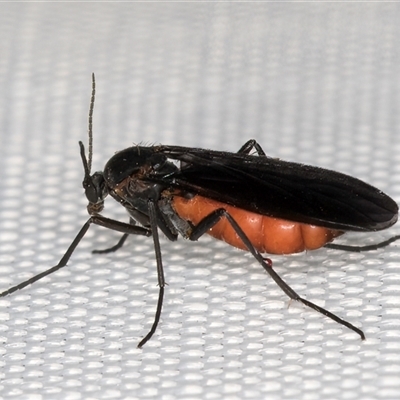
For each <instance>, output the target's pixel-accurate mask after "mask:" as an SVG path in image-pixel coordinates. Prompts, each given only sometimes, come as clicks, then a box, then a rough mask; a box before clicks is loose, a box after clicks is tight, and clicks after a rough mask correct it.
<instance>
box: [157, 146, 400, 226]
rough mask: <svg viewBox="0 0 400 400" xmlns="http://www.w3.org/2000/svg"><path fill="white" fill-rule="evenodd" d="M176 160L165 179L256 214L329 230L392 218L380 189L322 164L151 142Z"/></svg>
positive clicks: (384, 223)
mask: <svg viewBox="0 0 400 400" xmlns="http://www.w3.org/2000/svg"><path fill="white" fill-rule="evenodd" d="M153 149H154V151H155V152H159V153H162V154H164V155H166V156H167V157H168V158H170V159H173V160H179V161H181V169H180V170H179V171H178V172H175V173H173V174H170V175H168V176H167V177H165V178H164V182H166V181H168V183H169V184H170V185H171V186H173V187H176V188H180V189H181V190H183V191H186V192H189V193H193V194H199V195H202V196H205V197H209V198H212V199H214V200H217V201H220V202H223V203H227V204H230V205H233V206H237V207H239V208H243V209H245V210H249V211H252V212H255V213H259V214H263V215H268V216H273V217H277V218H282V219H286V220H291V221H296V222H303V223H307V224H313V225H321V226H325V227H328V228H333V229H341V230H354V231H375V230H381V229H385V228H388V227H389V226H391V225H393V224H394V223H395V222H396V221H397V213H398V206H397V204H396V203H395V202H394V201H393V200H392V199H391V198H390V197H389V196H387V195H386V194H385V193H383V192H381V191H380V190H378V189H376V188H375V187H373V186H371V185H368V184H367V183H365V182H362V181H360V180H359V179H356V178H353V177H351V176H348V175H345V174H342V173H339V172H335V171H330V170H327V169H323V168H318V167H313V166H309V165H303V164H298V163H292V162H286V161H281V160H278V159H274V158H270V157H264V156H254V155H247V154H239V153H227V152H219V151H212V150H203V149H194V148H186V147H180V146H155V147H154V148H153Z"/></svg>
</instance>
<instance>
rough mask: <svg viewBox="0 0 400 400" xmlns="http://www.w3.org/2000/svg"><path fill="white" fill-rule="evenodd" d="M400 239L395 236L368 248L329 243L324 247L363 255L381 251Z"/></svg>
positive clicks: (398, 236)
mask: <svg viewBox="0 0 400 400" xmlns="http://www.w3.org/2000/svg"><path fill="white" fill-rule="evenodd" d="M399 239H400V235H397V236H393V237H391V238H390V239H387V240H384V241H383V242H380V243H375V244H369V245H367V246H346V245H344V244H336V243H328V244H326V245H325V246H324V247H326V248H328V249H335V250H343V251H354V252H356V253H361V252H362V251H370V250H377V249H381V248H382V247H386V246H388V245H389V244H390V243H393V242H395V241H396V240H399Z"/></svg>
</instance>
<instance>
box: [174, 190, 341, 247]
mask: <svg viewBox="0 0 400 400" xmlns="http://www.w3.org/2000/svg"><path fill="white" fill-rule="evenodd" d="M172 205H173V207H174V209H175V211H176V212H177V214H178V215H179V216H180V217H181V218H183V219H186V220H188V221H190V222H192V223H193V224H194V225H197V224H198V223H199V222H200V221H201V220H202V219H203V218H205V217H206V216H207V215H209V214H210V213H211V212H212V211H214V210H217V209H219V208H224V209H225V210H226V211H227V212H228V213H229V214H230V215H231V216H232V217H233V218H234V219H235V221H236V222H237V223H238V224H239V225H240V227H241V228H242V229H243V231H244V233H245V234H246V235H247V237H248V238H249V239H250V241H251V243H252V244H253V246H254V247H255V248H256V249H257V250H258V251H259V252H260V253H270V254H290V253H298V252H301V251H304V250H314V249H318V248H320V247H322V246H324V245H325V244H326V243H329V242H330V241H332V240H333V239H334V238H335V237H337V236H339V235H341V234H342V233H343V232H342V231H338V230H335V229H328V228H324V227H322V226H314V225H307V224H302V223H299V222H293V221H287V220H284V219H278V218H273V217H267V216H265V215H261V214H256V213H253V212H250V211H246V210H243V209H241V208H236V207H233V206H230V205H228V204H225V203H220V202H218V201H215V200H211V199H208V198H206V197H202V196H194V197H193V198H191V199H189V200H188V199H185V198H183V197H179V196H174V197H173V199H172ZM207 233H208V234H209V235H211V236H213V237H214V238H216V239H220V240H223V241H225V242H227V243H229V244H230V245H232V246H235V247H238V248H239V249H242V250H248V249H247V248H246V246H245V245H244V244H243V242H242V241H241V239H240V238H239V236H238V235H237V233H236V232H235V231H234V229H233V228H232V226H231V225H230V223H229V222H228V221H227V219H226V218H222V219H221V220H220V221H219V222H218V223H217V224H216V225H214V226H213V227H212V228H211V229H210V230H209V231H208V232H207Z"/></svg>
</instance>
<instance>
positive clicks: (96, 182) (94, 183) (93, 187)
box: [82, 172, 106, 204]
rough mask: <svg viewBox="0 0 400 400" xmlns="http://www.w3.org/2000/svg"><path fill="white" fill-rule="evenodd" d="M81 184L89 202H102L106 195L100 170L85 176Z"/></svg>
mask: <svg viewBox="0 0 400 400" xmlns="http://www.w3.org/2000/svg"><path fill="white" fill-rule="evenodd" d="M82 185H83V188H84V189H85V194H86V198H87V199H88V200H89V203H93V204H96V203H99V202H102V201H103V200H104V198H105V197H106V193H105V190H104V188H105V185H104V178H103V174H102V173H101V172H95V173H94V174H93V175H92V176H91V177H88V178H85V179H84V180H83V182H82Z"/></svg>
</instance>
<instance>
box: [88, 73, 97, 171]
mask: <svg viewBox="0 0 400 400" xmlns="http://www.w3.org/2000/svg"><path fill="white" fill-rule="evenodd" d="M95 95H96V80H95V78H94V72H93V73H92V97H91V98H90V108H89V128H88V136H89V150H88V163H87V164H88V165H87V166H88V172H89V174H90V170H91V169H92V156H93V109H94V99H95Z"/></svg>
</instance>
